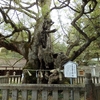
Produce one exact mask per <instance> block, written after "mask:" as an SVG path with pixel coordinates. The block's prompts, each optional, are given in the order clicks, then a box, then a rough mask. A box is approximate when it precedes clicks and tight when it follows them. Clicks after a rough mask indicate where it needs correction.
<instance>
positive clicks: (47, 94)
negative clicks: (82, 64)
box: [0, 84, 85, 100]
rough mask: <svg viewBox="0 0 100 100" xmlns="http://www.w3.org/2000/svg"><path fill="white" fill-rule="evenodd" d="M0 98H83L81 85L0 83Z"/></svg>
mask: <svg viewBox="0 0 100 100" xmlns="http://www.w3.org/2000/svg"><path fill="white" fill-rule="evenodd" d="M0 90H1V97H0V100H71V91H72V92H73V100H85V99H84V95H85V92H84V91H85V88H84V86H83V85H75V86H74V85H65V84H60V85H57V84H41V85H40V84H17V85H16V84H2V85H1V84H0Z"/></svg>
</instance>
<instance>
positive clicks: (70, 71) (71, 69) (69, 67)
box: [64, 61, 77, 100]
mask: <svg viewBox="0 0 100 100" xmlns="http://www.w3.org/2000/svg"><path fill="white" fill-rule="evenodd" d="M64 76H65V77H68V78H70V83H71V84H73V78H77V64H76V63H74V62H72V61H69V62H67V63H65V64H64ZM71 100H74V98H73V91H72V90H71Z"/></svg>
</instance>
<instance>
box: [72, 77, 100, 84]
mask: <svg viewBox="0 0 100 100" xmlns="http://www.w3.org/2000/svg"><path fill="white" fill-rule="evenodd" d="M84 81H85V76H78V77H77V78H73V84H83V83H84ZM92 82H93V83H95V84H97V83H100V77H97V76H92Z"/></svg>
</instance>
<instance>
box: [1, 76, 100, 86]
mask: <svg viewBox="0 0 100 100" xmlns="http://www.w3.org/2000/svg"><path fill="white" fill-rule="evenodd" d="M84 81H85V76H78V77H77V78H73V84H83V83H84ZM21 82H22V79H21V75H5V76H0V83H9V84H12V83H18V84H20V83H21ZM92 82H93V83H95V84H97V83H100V77H97V76H93V77H92Z"/></svg>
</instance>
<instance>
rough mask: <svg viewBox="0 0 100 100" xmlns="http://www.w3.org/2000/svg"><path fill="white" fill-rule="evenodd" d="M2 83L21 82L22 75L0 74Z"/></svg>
mask: <svg viewBox="0 0 100 100" xmlns="http://www.w3.org/2000/svg"><path fill="white" fill-rule="evenodd" d="M0 83H9V84H12V83H18V84H19V83H21V75H5V76H0Z"/></svg>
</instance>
